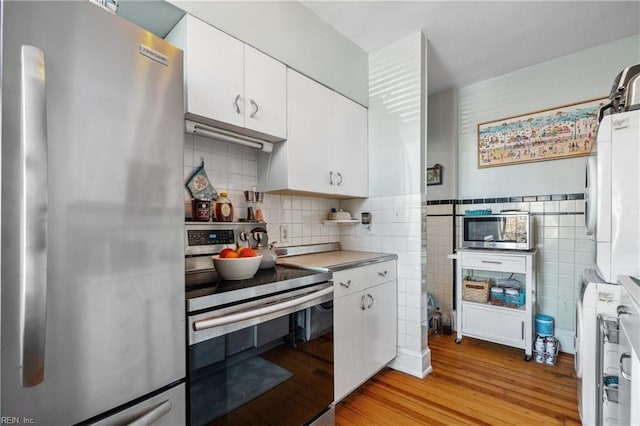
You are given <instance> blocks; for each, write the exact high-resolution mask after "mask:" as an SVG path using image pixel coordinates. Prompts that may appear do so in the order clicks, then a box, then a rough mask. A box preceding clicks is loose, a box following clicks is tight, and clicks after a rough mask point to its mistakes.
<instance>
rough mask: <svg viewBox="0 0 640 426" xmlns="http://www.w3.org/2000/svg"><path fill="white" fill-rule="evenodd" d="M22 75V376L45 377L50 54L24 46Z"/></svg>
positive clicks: (26, 380)
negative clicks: (47, 62) (47, 82)
mask: <svg viewBox="0 0 640 426" xmlns="http://www.w3.org/2000/svg"><path fill="white" fill-rule="evenodd" d="M21 60H22V68H21V75H20V91H21V93H20V97H21V106H20V120H21V122H20V133H21V137H20V139H21V141H20V143H21V144H22V146H21V159H20V161H21V165H20V168H21V174H22V182H21V186H20V225H19V226H20V248H19V250H20V262H19V268H20V279H19V288H20V308H19V309H20V331H19V333H20V334H19V354H20V370H21V371H20V380H21V385H22V387H32V386H37V385H38V384H40V383H41V382H42V381H43V379H44V364H45V363H44V357H45V335H46V326H47V322H46V321H47V318H46V306H47V303H46V301H47V248H48V244H47V204H48V196H47V164H48V157H47V149H48V148H47V104H46V86H45V58H44V53H43V52H42V51H41V50H39V49H37V48H35V47H33V46H22V52H21Z"/></svg>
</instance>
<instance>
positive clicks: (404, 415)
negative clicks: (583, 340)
mask: <svg viewBox="0 0 640 426" xmlns="http://www.w3.org/2000/svg"><path fill="white" fill-rule="evenodd" d="M429 347H430V349H431V364H432V367H433V372H432V373H431V374H430V375H428V376H427V377H425V378H424V379H418V378H416V377H413V376H409V375H407V374H403V373H400V372H397V371H394V370H392V369H388V368H386V369H384V370H382V371H381V372H380V373H378V374H377V375H375V376H374V377H373V378H372V379H371V380H369V381H368V382H367V383H366V384H364V385H363V386H361V387H360V388H359V389H358V390H357V391H355V392H354V393H353V394H351V395H349V396H348V397H347V398H345V399H344V400H343V401H342V402H340V403H339V404H338V405H337V407H336V425H338V426H349V425H464V424H472V425H502V424H505V425H506V424H512V425H579V424H580V416H579V414H578V406H577V396H576V392H577V379H576V376H575V371H574V368H573V355H569V354H565V353H560V355H559V356H558V362H557V363H556V365H554V366H549V365H543V364H538V363H536V362H535V361H534V360H531V361H529V362H525V361H523V359H522V354H523V351H522V350H518V349H514V348H510V347H507V346H502V345H497V344H493V343H488V342H483V341H480V340H476V339H472V338H468V337H465V338H463V339H462V342H461V343H460V344H455V343H454V336H442V337H431V336H430V338H429Z"/></svg>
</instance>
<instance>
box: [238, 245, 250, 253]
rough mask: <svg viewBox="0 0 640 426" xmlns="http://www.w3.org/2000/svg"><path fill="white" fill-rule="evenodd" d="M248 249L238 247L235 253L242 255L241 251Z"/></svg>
mask: <svg viewBox="0 0 640 426" xmlns="http://www.w3.org/2000/svg"><path fill="white" fill-rule="evenodd" d="M248 248H249V247H247V246H242V247H238V250H236V253H238V254H242V251H243V250H244V249H248Z"/></svg>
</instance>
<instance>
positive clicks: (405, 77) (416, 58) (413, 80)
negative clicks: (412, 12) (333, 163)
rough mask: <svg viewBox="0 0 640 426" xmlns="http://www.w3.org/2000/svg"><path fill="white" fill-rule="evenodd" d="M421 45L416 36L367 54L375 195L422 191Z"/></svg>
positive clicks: (371, 171) (371, 187) (371, 182)
mask: <svg viewBox="0 0 640 426" xmlns="http://www.w3.org/2000/svg"><path fill="white" fill-rule="evenodd" d="M418 36H420V37H418ZM422 42H423V41H422V36H421V35H420V34H417V35H416V36H410V37H407V38H405V39H402V40H400V41H398V42H396V43H393V44H391V45H390V46H387V47H385V48H383V49H380V50H378V51H376V52H373V53H371V55H370V56H369V69H370V71H369V86H370V88H369V194H370V195H371V196H372V197H380V196H389V195H398V194H416V193H417V194H419V193H421V192H422V191H421V187H420V186H421V185H420V169H421V166H422V162H421V161H420V152H421V147H422V145H423V144H422V139H421V137H422V133H421V132H422V121H421V120H422V116H421V114H422V113H423V105H422V103H421V102H422V91H423V89H424V84H423V81H422V79H423V71H422V70H423V64H422V61H423V56H422V54H421V52H422V47H421V45H422Z"/></svg>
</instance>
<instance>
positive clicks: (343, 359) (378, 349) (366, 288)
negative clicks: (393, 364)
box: [333, 261, 398, 402]
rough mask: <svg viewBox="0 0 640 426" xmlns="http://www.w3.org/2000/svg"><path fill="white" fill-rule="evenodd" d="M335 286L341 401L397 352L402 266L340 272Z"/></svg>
mask: <svg viewBox="0 0 640 426" xmlns="http://www.w3.org/2000/svg"><path fill="white" fill-rule="evenodd" d="M334 286H336V292H335V295H336V297H335V299H334V302H333V307H334V309H333V312H334V321H333V324H334V325H333V330H334V377H335V388H334V397H335V401H336V402H338V401H340V400H341V399H343V398H344V397H345V396H347V395H348V394H349V393H351V392H352V391H353V390H355V389H356V388H357V387H358V386H360V385H361V384H363V383H364V382H365V381H366V380H367V379H369V378H370V377H371V376H373V375H374V374H375V373H376V372H378V371H379V370H380V369H381V368H383V367H384V366H385V365H386V364H387V363H388V362H389V361H391V360H392V359H393V358H395V356H396V354H397V323H398V315H397V312H398V308H397V289H396V287H397V285H396V262H395V261H390V262H382V263H378V264H374V265H368V266H365V267H360V268H353V269H348V270H343V271H339V272H336V273H334ZM347 286H348V287H347ZM338 288H340V289H341V290H338Z"/></svg>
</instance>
